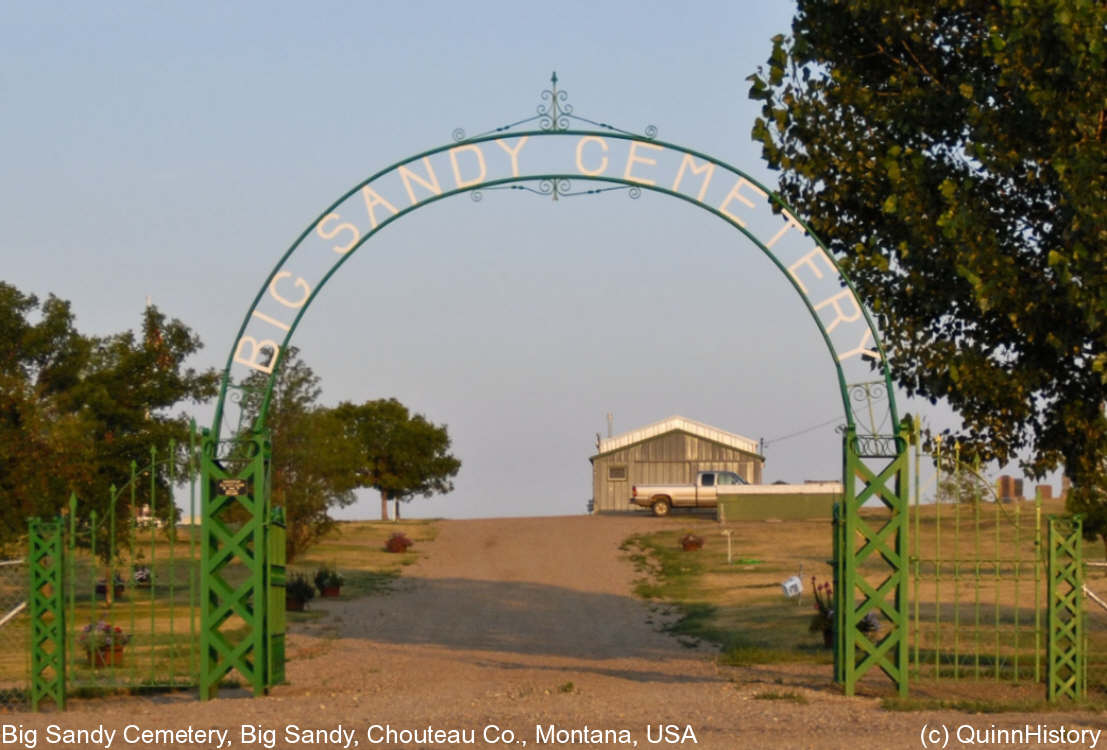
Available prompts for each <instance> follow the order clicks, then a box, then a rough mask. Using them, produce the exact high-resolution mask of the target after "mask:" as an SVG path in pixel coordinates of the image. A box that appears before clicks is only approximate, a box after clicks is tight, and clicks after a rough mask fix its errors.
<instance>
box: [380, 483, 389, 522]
mask: <svg viewBox="0 0 1107 750" xmlns="http://www.w3.org/2000/svg"><path fill="white" fill-rule="evenodd" d="M381 520H382V521H387V520H388V490H381Z"/></svg>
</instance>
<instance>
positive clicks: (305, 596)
mask: <svg viewBox="0 0 1107 750" xmlns="http://www.w3.org/2000/svg"><path fill="white" fill-rule="evenodd" d="M314 596H315V587H314V586H312V585H311V583H309V582H308V579H307V577H306V576H303V575H300V574H299V573H296V574H294V575H292V576H291V577H289V579H288V581H287V582H286V583H285V585H284V605H285V609H287V610H288V611H289V612H303V611H304V607H305V606H306V605H307V603H308V602H309V601H311V599H312V598H313V597H314Z"/></svg>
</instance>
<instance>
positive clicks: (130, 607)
mask: <svg viewBox="0 0 1107 750" xmlns="http://www.w3.org/2000/svg"><path fill="white" fill-rule="evenodd" d="M182 462H183V464H184V465H185V466H189V467H191V466H192V465H193V461H192V458H191V456H189V455H188V454H187V453H186V454H180V453H179V452H178V450H177V446H176V445H175V444H173V443H170V444H169V446H168V448H167V449H165V450H161V451H159V450H157V449H154V448H151V450H150V452H149V458H148V460H147V461H144V462H143V463H142V464H139V463H137V462H133V463H132V465H131V471H130V477H129V478H128V479H127V481H125V482H124V483H123V484H122V485H121V486H119V487H115V486H113V487H111V488H110V490H109V496H108V497H107V502H106V504H104V505H102V506H101V507H103V508H104V512H101V513H97V511H96V510H95V509H88V510H86V506H87V505H88V504H86V503H82V502H80V501H79V500H78V499H77V498H72V499H71V501H70V507H69V514H68V519H69V523H68V528H67V530H66V534H65V547H66V567H65V584H64V585H65V598H66V613H67V617H66V619H67V635H66V643H67V650H66V655H67V675H68V683H69V684H68V687H69V689H70V690H74V689H80V690H81V691H82V692H84V693H93V694H94V693H96V692H109V691H118V690H136V689H149V688H186V687H192V686H195V685H196V684H197V679H196V664H197V662H198V648H199V646H198V641H197V639H196V638H195V637H194V636H195V634H196V632H197V628H198V626H197V620H198V616H199V615H198V606H197V604H198V602H197V601H196V588H197V582H198V577H199V561H198V559H197V556H196V554H195V553H196V551H197V550H196V537H197V535H198V529H197V528H196V526H195V524H194V523H193V519H194V518H195V513H194V502H193V501H191V500H190V502H189V507H188V510H189V511H190V512H189V514H188V515H185V514H184V508H182V507H180V506H179V505H178V503H177V497H176V495H177V491H176V488H177V484H178V473H177V466H178V464H179V463H182ZM185 479H187V481H188V483H189V487H190V496H194V488H195V474H194V472H193V471H192V470H191V469H189V470H188V473H187V476H186V477H185Z"/></svg>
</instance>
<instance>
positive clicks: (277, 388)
mask: <svg viewBox="0 0 1107 750" xmlns="http://www.w3.org/2000/svg"><path fill="white" fill-rule="evenodd" d="M268 379H269V376H268V375H266V374H264V373H260V372H258V373H254V374H253V375H251V376H250V377H249V378H248V379H247V381H246V383H245V384H244V385H245V386H246V388H245V394H246V395H245V398H244V399H243V406H244V408H245V411H246V413H247V414H249V415H251V416H254V415H256V414H257V412H258V409H259V408H260V404H261V398H262V395H263V393H264V389H265V387H266V384H267V382H268ZM321 392H322V391H321V389H320V387H319V377H318V376H317V375H316V374H315V373H314V371H312V369H311V367H309V366H308V364H307V363H306V362H304V361H303V359H301V358H300V353H299V350H298V349H297V348H296V347H289V348H288V349H287V350H286V351H285V353H284V361H283V363H282V364H281V367H280V369H279V370H278V374H277V379H276V381H275V382H274V384H273V394H272V397H271V400H270V403H269V411H268V414H267V421H266V426H267V427H268V428H269V431H270V438H271V441H272V448H273V458H272V466H271V480H272V483H271V490H270V491H271V498H272V502H273V505H274V506H278V507H282V508H284V513H285V523H286V542H285V553H286V556H287V559H288V561H289V562H291V561H293V560H295V559H296V558H297V557H298V556H300V555H301V554H302V553H303V552H304V550H306V549H307V548H308V547H310V546H311V545H312V544H314V543H315V542H316V541H317V540H318V539H319V538H320V537H322V536H323V535H325V534H327V533H328V532H329V531H330V530H331V529H333V528H334V524H335V521H334V519H333V518H332V517H331V515H330V510H331V509H332V508H341V507H344V506H347V505H350V504H351V503H353V502H354V500H356V499H357V498H356V496H355V495H354V488H355V487H357V486H358V485H357V479H356V472H357V469H358V467H359V465H360V463H359V462H360V459H361V452H360V450H359V449H358V446H357V445H356V444H355V443H354V442H352V441H351V440H349V439H347V437H346V433H345V429H344V425H343V424H342V422H341V421H340V420H339V419H338V417H337V416H336V414H335V412H334V410H332V409H327V408H325V407H323V406H320V405H319V404H318V403H317V402H318V399H319V396H320V394H321Z"/></svg>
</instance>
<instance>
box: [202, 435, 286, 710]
mask: <svg viewBox="0 0 1107 750" xmlns="http://www.w3.org/2000/svg"><path fill="white" fill-rule="evenodd" d="M219 448H220V444H219V443H218V441H216V440H214V439H212V438H211V436H210V433H207V432H205V433H204V437H203V442H202V449H201V451H200V456H201V475H202V482H201V487H202V492H203V502H202V511H201V512H202V516H203V526H202V532H201V537H202V540H201V578H200V587H201V596H200V602H201V633H200V640H201V654H200V697H201V699H203V700H207V699H209V698H212V697H214V696H215V693H216V691H217V689H218V687H219V683H220V681H221V680H222V679H223V678H224V677H226V676H227V675H228V674H230V672H231V671H232V670H236V671H237V672H238V673H239V674H240V675H241V676H242V678H243V679H244V680H245V681H246V682H247V683H248V684H250V685H251V686H252V687H253V689H254V693H255V695H260V694H262V693H264V692H265V690H266V689H267V687H268V682H269V679H268V675H267V671H268V661H269V660H268V657H267V647H268V643H267V638H266V624H267V623H266V617H265V614H266V610H267V606H268V599H269V596H268V586H267V582H266V575H267V570H266V557H267V555H266V552H267V550H268V544H267V540H266V526H267V524H268V522H269V517H270V509H269V484H268V479H269V457H270V450H271V449H270V444H269V440H268V437H267V435H266V434H265V433H252V434H251V435H250V436H249V437H248V438H246V439H242V440H238V441H235V443H233V444H232V446H231V451H232V453H231V455H230V456H228V457H227V458H225V459H222V460H221V459H219V458H218V457H217V454H218V450H219Z"/></svg>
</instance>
